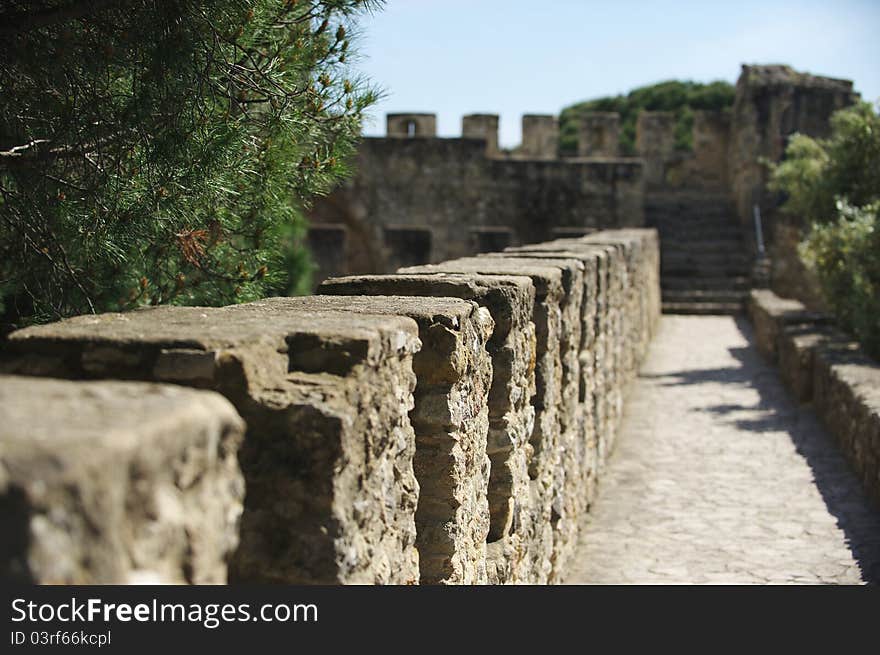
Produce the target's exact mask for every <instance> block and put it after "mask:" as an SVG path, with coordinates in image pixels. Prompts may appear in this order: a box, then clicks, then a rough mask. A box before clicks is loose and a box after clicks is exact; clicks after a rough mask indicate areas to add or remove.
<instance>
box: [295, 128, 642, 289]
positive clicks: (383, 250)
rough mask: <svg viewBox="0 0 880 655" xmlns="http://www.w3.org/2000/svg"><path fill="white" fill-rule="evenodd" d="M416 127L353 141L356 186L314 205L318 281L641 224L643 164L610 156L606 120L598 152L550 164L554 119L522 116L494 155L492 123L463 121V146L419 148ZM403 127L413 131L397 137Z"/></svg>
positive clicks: (554, 157)
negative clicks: (515, 137) (512, 142)
mask: <svg viewBox="0 0 880 655" xmlns="http://www.w3.org/2000/svg"><path fill="white" fill-rule="evenodd" d="M425 116H426V115H424V114H394V115H392V116H389V118H388V136H387V137H384V138H378V137H371V138H365V139H363V140H362V142H361V144H360V147H359V148H358V152H357V156H356V160H355V161H354V162H353V168H354V169H355V170H356V174H355V176H354V177H352V178H351V179H349V180H348V181H346V182H345V183H343V184H342V185H341V186H340V187H338V188H337V189H336V190H335V191H334V192H333V193H332V194H331V195H330V196H328V197H326V198H321V199H318V200H317V201H316V203H315V206H314V207H313V209H312V210H311V213H310V216H309V220H310V223H311V225H312V234H311V235H310V240H311V241H318V242H320V243H321V244H327V243H329V242H330V241H333V242H335V243H337V244H339V248H337V249H336V250H335V251H334V250H332V249H330V248H326V247H325V248H321V249H320V250H314V251H313V252H314V257H315V259H316V261H317V263H318V265H319V268H318V271H317V272H316V276H315V277H316V278H317V279H316V281H317V282H320V281H321V280H322V279H325V277H326V274H327V272H328V271H332V272H335V273H336V274H337V275H339V274H345V273H387V272H390V271H394V270H396V269H397V268H398V267H400V266H405V265H415V264H427V263H437V262H441V261H444V260H447V259H452V258H456V257H465V256H469V255H475V254H478V253H480V252H484V251H489V250H499V249H502V248H504V247H506V246H508V245H511V246H513V245H519V244H525V243H537V242H540V241H546V240H548V239H552V238H554V237H555V236H556V235H557V233H558V231H559V230H579V231H581V232H582V233H583V232H584V231H586V230H593V229H602V228H619V227H639V226H642V225H644V214H643V204H644V203H643V186H644V183H643V177H642V168H643V163H642V160H640V159H636V158H632V157H630V158H624V157H616V156H613V154H614V152H616V150H615V149H614V148H612V144H611V143H612V140H611V135H612V133H613V124H614V121H613V120H610V119H608V117H604V118H603V119H602V120H603V121H604V122H602V123H601V125H602V126H604V127H603V130H604V129H605V128H607V131H608V134H605V132H603V134H602V135H601V139H600V141H601V147H602V152H601V153H599V152H597V153H596V156H590V157H583V158H562V159H561V158H559V157H558V154H557V151H558V137H559V134H558V132H559V126H558V122H557V119H556V117H555V116H546V115H528V116H524V117H523V143H522V146H521V147H520V148H518V149H516V150H514V151H504V150H501V149H500V148H499V147H498V116H497V115H494V114H471V115H468V116H465V117H464V118H463V120H462V135H463V136H462V138H422V137H423V136H426V135H427V132H426V130H422V131H419V129H417V128H418V126H419V125H422V123H431V121H428V120H427V119H426V118H425ZM408 124H411V125H416V129H413V130H411V133H410V138H404V137H406V136H407V132H406V131H404V126H406V125H408ZM431 124H433V123H431ZM597 125H598V124H597ZM596 129H598V127H597V128H596ZM597 139H598V137H597ZM614 139H616V137H614ZM597 144H598V141H597ZM597 147H599V145H597ZM328 226H333V227H334V228H336V227H338V228H342V229H343V230H344V232H345V235H346V237H345V239H344V240H343V239H340V238H338V237H337V236H336V235H335V234H331V233H329V232H328ZM346 243H348V244H352V243H356V244H358V247H357V248H352V247H350V246H349V247H345V244H346Z"/></svg>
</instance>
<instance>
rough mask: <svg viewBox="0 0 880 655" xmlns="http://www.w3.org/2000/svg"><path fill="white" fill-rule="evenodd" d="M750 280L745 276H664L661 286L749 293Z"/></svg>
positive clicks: (674, 288) (676, 288) (670, 288)
mask: <svg viewBox="0 0 880 655" xmlns="http://www.w3.org/2000/svg"><path fill="white" fill-rule="evenodd" d="M750 282H751V280H750V278H749V277H748V276H745V275H738V276H733V275H729V276H724V275H721V276H708V277H701V276H695V275H687V276H677V275H673V276H664V277H663V278H662V279H661V285H662V287H663V289H664V290H666V289H669V290H688V289H719V290H730V291H748V289H749V286H750Z"/></svg>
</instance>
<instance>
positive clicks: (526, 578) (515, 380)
mask: <svg viewBox="0 0 880 655" xmlns="http://www.w3.org/2000/svg"><path fill="white" fill-rule="evenodd" d="M319 291H320V293H325V294H340V295H352V294H366V295H394V296H418V297H435V296H440V297H453V298H462V299H465V300H471V301H474V302H476V303H477V304H478V305H480V306H481V307H484V308H486V309H487V310H488V311H489V313H490V314H491V316H492V318H493V320H494V328H493V331H492V335H491V337H490V338H489V340H488V342H487V344H486V349H487V351H488V353H489V355H490V357H491V360H492V386H491V388H490V390H489V395H488V405H489V433H488V454H489V458H490V460H491V471H490V476H489V487H488V499H489V512H490V528H489V536H488V542H489V543H488V556H487V557H488V579H489V582H491V583H505V582H512V583H518V582H532V581H533V580H534V576H533V574H532V571H531V569H530V564H529V560H528V558H527V557H526V555H527V553H526V547H527V545H528V544H529V539H530V538H531V535H532V530H533V527H532V523H531V500H530V492H529V476H528V463H529V461H530V460H531V457H532V455H531V446H530V444H529V438H530V437H531V434H532V430H533V427H534V421H535V418H534V416H535V414H534V412H535V410H534V407H533V406H532V402H531V401H532V397H533V396H534V394H535V358H536V352H535V347H536V346H535V326H534V323H533V322H532V314H533V311H534V302H535V287H534V285H533V284H532V281H531V279H530V278H528V277H524V276H503V275H476V274H467V275H459V274H444V273H436V274H406V275H368V276H352V277H347V278H334V279H331V280H327V281H325V282H324V284H322V285H321V287H320V289H319Z"/></svg>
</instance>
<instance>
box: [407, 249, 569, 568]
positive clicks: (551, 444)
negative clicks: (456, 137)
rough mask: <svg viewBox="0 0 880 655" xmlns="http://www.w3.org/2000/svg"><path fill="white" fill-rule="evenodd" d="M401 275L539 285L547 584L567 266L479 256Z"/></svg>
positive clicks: (535, 482)
mask: <svg viewBox="0 0 880 655" xmlns="http://www.w3.org/2000/svg"><path fill="white" fill-rule="evenodd" d="M398 272H399V273H401V274H413V273H417V274H426V273H476V274H482V275H524V276H528V277H529V278H531V280H532V283H533V284H534V285H535V306H534V313H533V316H532V320H533V322H534V324H535V331H536V339H537V341H536V344H537V346H536V363H535V386H536V393H535V395H534V397H533V406H534V408H535V427H534V430H533V431H532V435H531V439H530V443H531V444H532V447H533V448H534V453H535V455H534V458H533V459H532V461H531V463H530V465H529V477H530V479H531V483H530V486H531V489H532V499H533V502H532V524H533V527H534V534H533V535H532V536H531V538H530V545H529V548H528V550H529V558H530V560H531V563H530V566H531V568H532V571H533V576H534V582H538V583H544V582H546V581H547V580H548V578H549V576H550V573H551V570H552V557H553V530H552V527H551V526H552V522H553V500H554V498H555V497H557V496H558V495H559V491H560V490H559V488H558V487H557V486H556V485H557V481H556V472H557V471H558V470H559V462H558V460H559V458H560V456H561V450H560V448H559V441H560V431H559V426H560V422H559V417H558V412H559V407H560V404H561V389H562V364H561V361H560V347H559V338H560V332H561V322H562V312H561V306H562V302H563V284H562V277H563V274H562V270H561V269H560V268H559V267H557V266H552V265H547V264H543V265H542V264H540V263H539V264H534V263H531V262H527V261H526V262H523V261H517V260H515V259H500V258H491V257H475V258H465V259H458V260H453V261H450V262H445V263H443V264H436V265H426V266H417V267H412V268H404V269H401V270H400V271H398Z"/></svg>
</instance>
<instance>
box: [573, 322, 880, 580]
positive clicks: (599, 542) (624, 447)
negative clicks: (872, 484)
mask: <svg viewBox="0 0 880 655" xmlns="http://www.w3.org/2000/svg"><path fill="white" fill-rule="evenodd" d="M751 338H752V337H751V329H750V327H749V325H748V323H747V322H746V321H745V320H744V319H740V318H733V317H720V316H709V317H698V316H664V317H663V321H662V324H661V328H660V331H659V334H658V335H657V337H656V338H655V340H654V342H653V344H652V346H651V351H650V353H649V356H648V359H647V361H646V362H645V365H644V366H643V368H642V374H641V376H640V378H639V380H638V381H637V383H636V384H635V385H634V387H633V388H632V389H631V390H630V394H629V396H628V400H627V408H626V415H625V417H624V424H623V429H622V431H621V434H620V437H619V438H618V443H617V446H616V449H615V452H614V453H613V454H612V456H611V458H610V460H609V462H608V466H607V470H606V471H605V473H604V475H603V479H602V482H601V489H600V492H599V496H598V498H597V500H596V502H595V504H594V507H593V509H592V510H591V513H590V515H589V516H588V518H587V520H586V522H585V525H584V527H583V529H582V530H581V537H580V543H579V545H578V552H577V554H576V555H575V557H574V560H573V562H572V566H571V568H570V574H569V577H568V582H571V583H622V584H627V583H647V584H650V583H732V584H739V583H746V584H750V583H847V584H852V583H861V582H875V583H876V582H880V512H878V511H877V510H876V509H874V508H872V507H871V506H870V505H869V504H868V503H867V501H866V499H865V496H864V494H863V493H862V491H861V488H860V486H859V484H858V482H857V481H856V479H855V477H854V476H853V475H852V474H851V473H850V471H849V469H848V468H847V465H846V462H845V460H844V459H843V457H842V455H840V454H839V452H838V450H837V449H836V447H835V445H834V444H833V442H832V441H831V437H829V436H828V435H827V434H826V433H825V431H824V430H823V428H822V427H821V425H820V424H819V423H818V422H817V419H816V417H815V415H814V414H813V413H812V411H811V410H810V409H808V408H806V407H801V408H799V407H798V406H797V405H796V404H795V403H794V402H793V401H792V400H791V399H790V397H789V396H788V394H787V393H786V391H785V388H784V387H783V386H782V384H781V382H780V381H779V378H778V376H777V374H776V371H775V369H773V368H771V367H770V366H769V365H768V364H766V363H765V361H764V360H763V359H762V358H761V356H760V355H759V354H758V353H757V352H756V351H755V349H754V347H753V346H752V344H751Z"/></svg>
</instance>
